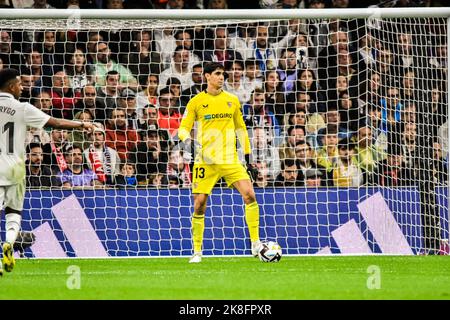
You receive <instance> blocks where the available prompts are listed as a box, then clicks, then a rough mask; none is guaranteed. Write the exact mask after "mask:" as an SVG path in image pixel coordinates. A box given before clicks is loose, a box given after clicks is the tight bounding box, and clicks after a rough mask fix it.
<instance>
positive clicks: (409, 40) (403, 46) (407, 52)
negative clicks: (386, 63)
mask: <svg viewBox="0 0 450 320" xmlns="http://www.w3.org/2000/svg"><path fill="white" fill-rule="evenodd" d="M396 36H397V41H396V42H395V44H396V46H395V47H394V48H395V49H396V52H395V58H394V64H395V65H396V66H398V67H402V68H417V67H422V66H424V65H425V64H424V63H425V62H424V61H421V60H422V59H421V58H420V54H419V53H418V52H414V51H415V50H414V47H416V45H414V43H413V37H412V35H411V34H409V33H405V32H399V33H397V34H396ZM397 74H398V72H397Z"/></svg>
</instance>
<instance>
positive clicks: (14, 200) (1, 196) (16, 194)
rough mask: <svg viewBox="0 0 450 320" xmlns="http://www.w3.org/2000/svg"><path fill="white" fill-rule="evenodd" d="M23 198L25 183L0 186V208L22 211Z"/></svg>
mask: <svg viewBox="0 0 450 320" xmlns="http://www.w3.org/2000/svg"><path fill="white" fill-rule="evenodd" d="M24 198H25V181H24V182H23V183H18V184H13V185H10V186H0V208H2V209H4V208H6V207H9V208H11V209H13V210H17V211H22V209H23V199H24Z"/></svg>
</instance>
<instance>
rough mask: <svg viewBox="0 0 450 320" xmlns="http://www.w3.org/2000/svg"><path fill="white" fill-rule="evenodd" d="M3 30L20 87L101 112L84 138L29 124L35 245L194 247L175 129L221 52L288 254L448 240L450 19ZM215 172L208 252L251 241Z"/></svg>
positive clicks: (41, 100) (5, 53) (50, 102)
mask: <svg viewBox="0 0 450 320" xmlns="http://www.w3.org/2000/svg"><path fill="white" fill-rule="evenodd" d="M0 29H1V43H0V51H1V52H0V58H1V60H2V63H3V66H11V67H15V68H18V69H19V70H20V71H21V74H22V84H23V86H24V92H23V94H22V97H21V101H24V102H30V103H32V104H34V105H35V106H37V107H38V108H41V109H42V110H44V111H45V112H48V113H50V114H52V115H54V116H57V117H65V118H69V119H73V118H76V119H93V120H94V121H95V122H97V123H100V127H99V130H98V132H97V133H95V134H94V135H92V136H88V135H87V134H85V133H83V132H77V131H74V132H63V131H60V130H52V131H50V132H47V131H45V130H35V129H30V131H29V136H28V138H27V143H32V144H30V147H29V150H28V155H27V158H28V162H27V172H28V176H27V183H28V187H29V192H28V193H27V198H26V201H25V207H26V210H25V213H24V223H23V229H24V230H27V231H31V230H33V231H34V232H35V233H36V234H37V235H38V236H37V237H36V241H37V243H36V244H34V245H33V246H32V247H31V248H30V249H27V250H28V251H27V254H28V255H29V256H35V257H43V256H103V255H110V256H133V255H142V256H148V255H187V254H190V253H191V251H192V242H191V231H190V226H191V222H190V221H191V214H192V202H191V193H190V189H189V188H190V187H191V184H192V172H191V171H192V161H190V160H189V159H187V160H186V159H185V158H184V157H183V155H184V154H183V150H180V147H179V145H178V142H179V141H178V136H177V129H178V126H179V122H180V120H181V115H182V114H183V112H184V110H185V107H186V104H187V103H188V101H189V100H190V99H191V98H192V97H193V96H194V95H195V94H196V93H198V92H200V91H201V90H203V89H204V85H205V80H204V78H203V77H202V75H201V73H202V64H203V63H204V62H208V61H220V62H223V63H224V65H225V69H226V75H227V80H226V81H225V86H224V88H225V90H227V91H229V92H231V93H233V94H235V95H237V97H238V98H239V101H240V103H241V104H242V106H243V108H242V109H243V116H244V120H245V123H246V125H247V128H248V131H249V135H250V138H251V144H252V163H253V165H254V166H255V167H257V168H258V175H257V176H256V177H255V181H254V186H255V188H256V193H257V198H258V201H259V202H260V205H261V236H262V238H264V239H274V240H276V241H278V242H279V243H280V245H281V246H282V248H283V250H284V251H285V252H286V253H290V254H305V253H308V254H321V253H344V254H345V253H360V254H370V253H399V254H419V253H431V254H433V253H439V252H441V253H442V252H446V248H447V247H446V239H448V238H449V234H448V210H447V192H448V190H447V181H448V137H447V132H448V130H447V127H448V123H447V107H446V106H447V91H446V88H447V76H446V75H447V50H446V48H447V32H448V30H447V27H446V20H445V19H438V18H429V19H422V18H420V19H419V18H409V19H381V18H377V17H371V18H369V19H331V20H326V19H314V20H311V19H310V20H305V19H291V20H270V21H269V20H267V21H248V20H246V21H243V20H224V21H217V20H214V21H213V20H189V21H188V20H183V19H182V18H180V19H177V20H136V21H133V20H126V19H123V20H98V19H92V20H89V19H80V18H79V17H77V16H75V15H74V16H73V17H71V18H70V19H68V20H56V19H46V20H20V21H19V20H1V21H0ZM179 46H184V47H179ZM36 143H38V144H39V143H40V144H42V146H41V148H40V149H39V147H38V146H36ZM73 145H76V146H79V147H80V149H79V151H80V152H81V153H82V154H83V157H81V158H80V159H81V160H80V159H79V155H78V154H76V152H74V150H76V149H73V148H68V146H73ZM106 146H107V147H108V148H106ZM39 153H42V154H43V157H42V158H41V157H39V156H36V154H39ZM241 156H242V153H241ZM36 159H37V160H36ZM242 160H243V158H242ZM80 161H81V164H84V166H81V168H82V171H81V172H82V173H81V174H76V175H74V174H73V173H74V171H77V172H78V170H79V168H80V163H79V162H80ZM42 164H43V165H42ZM38 167H39V168H40V170H38V169H37V168H38ZM92 185H95V186H96V187H95V189H94V190H92ZM61 186H62V188H61ZM216 187H217V188H215V190H214V192H213V194H212V195H211V199H210V202H209V203H210V206H209V209H208V211H207V218H206V229H205V239H204V254H217V255H221V254H246V253H248V250H249V243H248V241H247V240H246V239H247V238H248V235H247V229H246V226H245V220H244V211H243V206H242V200H241V198H240V197H239V196H238V194H237V193H236V192H233V191H231V190H229V189H228V188H227V187H226V184H225V183H224V182H223V181H219V182H218V184H217V186H216ZM48 189H49V190H48ZM39 241H40V242H39ZM48 248H51V249H48Z"/></svg>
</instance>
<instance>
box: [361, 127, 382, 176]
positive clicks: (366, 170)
mask: <svg viewBox="0 0 450 320" xmlns="http://www.w3.org/2000/svg"><path fill="white" fill-rule="evenodd" d="M356 140H357V141H356V142H357V145H356V148H355V160H356V163H357V165H358V167H359V168H360V169H361V170H362V172H363V177H364V183H369V184H371V183H372V182H373V172H374V171H375V169H376V167H377V165H378V163H379V162H381V161H383V160H384V159H385V158H386V153H385V152H384V151H383V150H382V148H381V147H380V146H377V145H375V144H374V143H373V141H374V140H373V135H372V128H371V126H370V125H369V124H366V123H362V124H361V126H360V128H359V129H358V134H357V136H356Z"/></svg>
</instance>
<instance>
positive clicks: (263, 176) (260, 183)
mask: <svg viewBox="0 0 450 320" xmlns="http://www.w3.org/2000/svg"><path fill="white" fill-rule="evenodd" d="M255 166H256V168H257V169H258V175H257V176H256V179H255V180H254V181H253V186H254V187H258V188H265V187H268V186H269V172H268V170H267V163H266V162H264V161H260V162H258V161H257V162H256V164H255Z"/></svg>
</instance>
